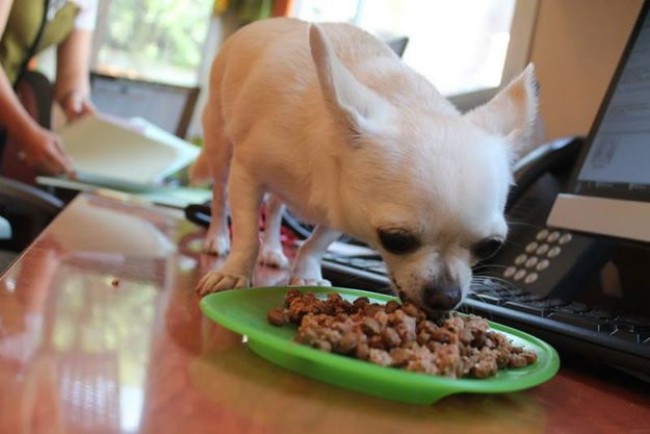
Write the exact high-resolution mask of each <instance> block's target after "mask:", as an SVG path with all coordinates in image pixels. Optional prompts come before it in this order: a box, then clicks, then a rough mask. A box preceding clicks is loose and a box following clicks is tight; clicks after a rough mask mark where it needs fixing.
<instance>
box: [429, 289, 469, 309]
mask: <svg viewBox="0 0 650 434" xmlns="http://www.w3.org/2000/svg"><path fill="white" fill-rule="evenodd" d="M460 299H461V290H460V288H459V287H457V286H447V287H442V288H440V287H429V288H425V290H424V294H423V301H424V304H425V305H426V306H427V307H428V308H430V309H434V310H451V309H453V308H454V307H456V305H457V304H458V303H460Z"/></svg>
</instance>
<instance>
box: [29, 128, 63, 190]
mask: <svg viewBox="0 0 650 434" xmlns="http://www.w3.org/2000/svg"><path fill="white" fill-rule="evenodd" d="M20 140H21V142H22V145H23V146H22V151H21V152H20V154H19V158H20V159H21V160H24V161H25V162H26V163H27V164H29V165H30V166H33V167H36V168H37V169H38V170H39V171H41V172H43V173H45V174H48V175H61V174H65V175H67V176H68V177H70V178H73V177H74V176H75V172H74V167H73V164H72V159H71V158H70V156H68V154H67V153H66V152H65V149H64V146H63V142H62V141H61V138H60V137H59V136H57V135H56V134H54V133H53V132H51V131H49V130H47V129H45V128H42V127H41V126H39V125H34V126H32V127H30V128H29V129H28V130H27V131H26V132H25V134H22V135H21V137H20Z"/></svg>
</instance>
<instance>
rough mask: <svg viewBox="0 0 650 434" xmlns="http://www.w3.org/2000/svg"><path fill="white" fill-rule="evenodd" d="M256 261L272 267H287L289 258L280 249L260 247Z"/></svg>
mask: <svg viewBox="0 0 650 434" xmlns="http://www.w3.org/2000/svg"><path fill="white" fill-rule="evenodd" d="M257 262H259V263H260V264H262V265H266V266H268V267H274V268H287V267H288V266H289V258H287V257H286V256H285V254H284V253H283V252H282V249H272V248H269V249H265V248H262V251H261V252H260V255H259V257H258V259H257Z"/></svg>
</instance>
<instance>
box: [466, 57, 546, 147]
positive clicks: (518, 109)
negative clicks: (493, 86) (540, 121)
mask: <svg viewBox="0 0 650 434" xmlns="http://www.w3.org/2000/svg"><path fill="white" fill-rule="evenodd" d="M465 116H466V118H468V119H469V120H471V121H472V122H473V123H474V124H475V125H478V126H479V127H481V128H483V129H484V130H486V131H488V132H490V133H492V134H497V135H500V136H506V137H507V138H508V139H509V142H510V143H511V146H512V149H511V151H512V152H513V153H515V154H517V153H519V152H520V151H521V150H523V149H525V148H526V147H527V145H528V143H527V142H528V141H529V140H530V136H531V135H532V130H533V125H534V123H535V120H536V118H537V79H536V78H535V68H534V67H533V65H532V64H529V65H528V66H527V67H526V69H525V70H524V71H523V72H522V73H521V74H520V75H519V77H517V78H516V79H514V80H513V81H512V82H511V83H510V84H508V86H506V87H505V88H504V89H503V90H501V91H500V92H499V93H498V94H497V95H496V96H495V97H494V98H492V100H490V101H489V102H487V103H486V104H484V105H482V106H480V107H477V108H475V109H474V110H472V111H470V112H468V113H467V114H466V115H465Z"/></svg>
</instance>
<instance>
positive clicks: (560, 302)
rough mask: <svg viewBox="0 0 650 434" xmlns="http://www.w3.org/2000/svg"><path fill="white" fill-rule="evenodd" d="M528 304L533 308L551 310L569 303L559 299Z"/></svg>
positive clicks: (548, 299) (547, 299) (546, 299)
mask: <svg viewBox="0 0 650 434" xmlns="http://www.w3.org/2000/svg"><path fill="white" fill-rule="evenodd" d="M530 304H532V305H535V306H541V307H546V308H551V307H559V306H566V305H567V304H569V303H568V302H567V301H564V300H562V299H559V298H545V299H542V300H538V301H534V302H531V303H530Z"/></svg>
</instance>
